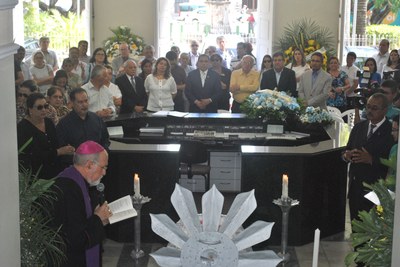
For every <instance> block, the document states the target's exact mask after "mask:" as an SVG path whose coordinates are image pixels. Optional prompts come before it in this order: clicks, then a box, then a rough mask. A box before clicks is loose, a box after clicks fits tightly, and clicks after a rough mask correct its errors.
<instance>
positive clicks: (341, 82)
mask: <svg viewBox="0 0 400 267" xmlns="http://www.w3.org/2000/svg"><path fill="white" fill-rule="evenodd" d="M348 77H349V76H347V74H346V72H344V71H340V72H339V75H338V76H337V77H334V76H332V88H333V89H336V88H338V87H344V86H345V85H346V79H348ZM326 105H327V106H331V107H337V108H339V109H342V108H343V109H345V107H346V94H345V93H344V92H341V93H338V92H335V98H330V97H329V98H328V100H326ZM343 111H344V110H343Z"/></svg>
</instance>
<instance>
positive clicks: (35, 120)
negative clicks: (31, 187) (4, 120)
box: [17, 93, 74, 179]
mask: <svg viewBox="0 0 400 267" xmlns="http://www.w3.org/2000/svg"><path fill="white" fill-rule="evenodd" d="M26 106H27V112H26V114H27V115H26V116H25V118H24V119H22V120H21V121H20V122H19V123H18V126H17V134H18V148H19V149H20V148H21V147H22V146H24V145H25V144H27V146H26V147H25V149H24V150H23V151H22V152H21V153H20V154H19V160H20V163H21V164H22V166H23V167H24V168H25V169H31V170H32V174H34V175H35V174H37V172H38V171H39V173H38V177H39V178H42V179H50V178H53V177H55V176H56V175H57V174H58V173H59V172H60V171H61V170H62V169H63V167H62V166H61V164H60V161H59V159H58V156H60V155H72V154H73V153H74V147H72V146H70V145H67V146H63V147H58V142H57V135H56V128H55V126H54V124H53V122H52V121H51V119H49V118H46V115H47V112H48V108H49V104H48V103H47V102H46V98H45V97H44V95H42V94H40V93H33V94H31V95H29V96H28V99H27V100H26Z"/></svg>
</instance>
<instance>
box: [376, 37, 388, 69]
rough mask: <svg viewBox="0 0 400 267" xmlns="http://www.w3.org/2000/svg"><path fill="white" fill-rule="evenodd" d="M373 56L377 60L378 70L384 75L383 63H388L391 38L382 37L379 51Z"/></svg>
mask: <svg viewBox="0 0 400 267" xmlns="http://www.w3.org/2000/svg"><path fill="white" fill-rule="evenodd" d="M373 58H374V59H375V61H376V66H377V70H376V72H377V73H379V74H381V75H382V71H383V65H385V64H387V62H388V59H389V40H388V39H382V40H381V42H380V43H379V53H378V54H376V55H374V56H373Z"/></svg>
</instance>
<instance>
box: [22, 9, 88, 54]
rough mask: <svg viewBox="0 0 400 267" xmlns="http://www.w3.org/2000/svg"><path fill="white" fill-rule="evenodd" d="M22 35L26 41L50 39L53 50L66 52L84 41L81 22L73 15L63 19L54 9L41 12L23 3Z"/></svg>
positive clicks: (79, 18) (69, 14)
mask: <svg viewBox="0 0 400 267" xmlns="http://www.w3.org/2000/svg"><path fill="white" fill-rule="evenodd" d="M24 10H25V15H24V35H25V38H26V39H31V38H35V39H39V38H40V37H41V36H48V37H50V41H51V47H52V49H54V50H60V51H67V49H69V48H70V47H72V46H77V45H78V42H79V40H81V39H84V37H85V32H84V29H85V28H84V27H83V26H82V25H83V20H82V19H81V17H80V16H78V15H77V14H75V13H70V12H69V13H68V16H67V17H65V16H63V15H62V14H60V12H59V11H58V10H56V9H50V10H49V11H46V12H44V11H41V10H39V9H38V8H36V7H35V5H33V4H32V3H31V2H24Z"/></svg>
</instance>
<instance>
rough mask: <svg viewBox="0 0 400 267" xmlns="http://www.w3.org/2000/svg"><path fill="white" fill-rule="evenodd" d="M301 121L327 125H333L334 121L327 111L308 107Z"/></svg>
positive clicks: (301, 116)
mask: <svg viewBox="0 0 400 267" xmlns="http://www.w3.org/2000/svg"><path fill="white" fill-rule="evenodd" d="M300 121H301V122H302V123H310V124H311V123H318V124H323V125H326V124H330V123H332V122H333V119H332V116H331V115H330V114H329V112H328V111H326V110H325V109H321V108H319V107H316V108H315V107H307V108H306V109H305V112H304V113H303V114H301V115H300Z"/></svg>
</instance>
